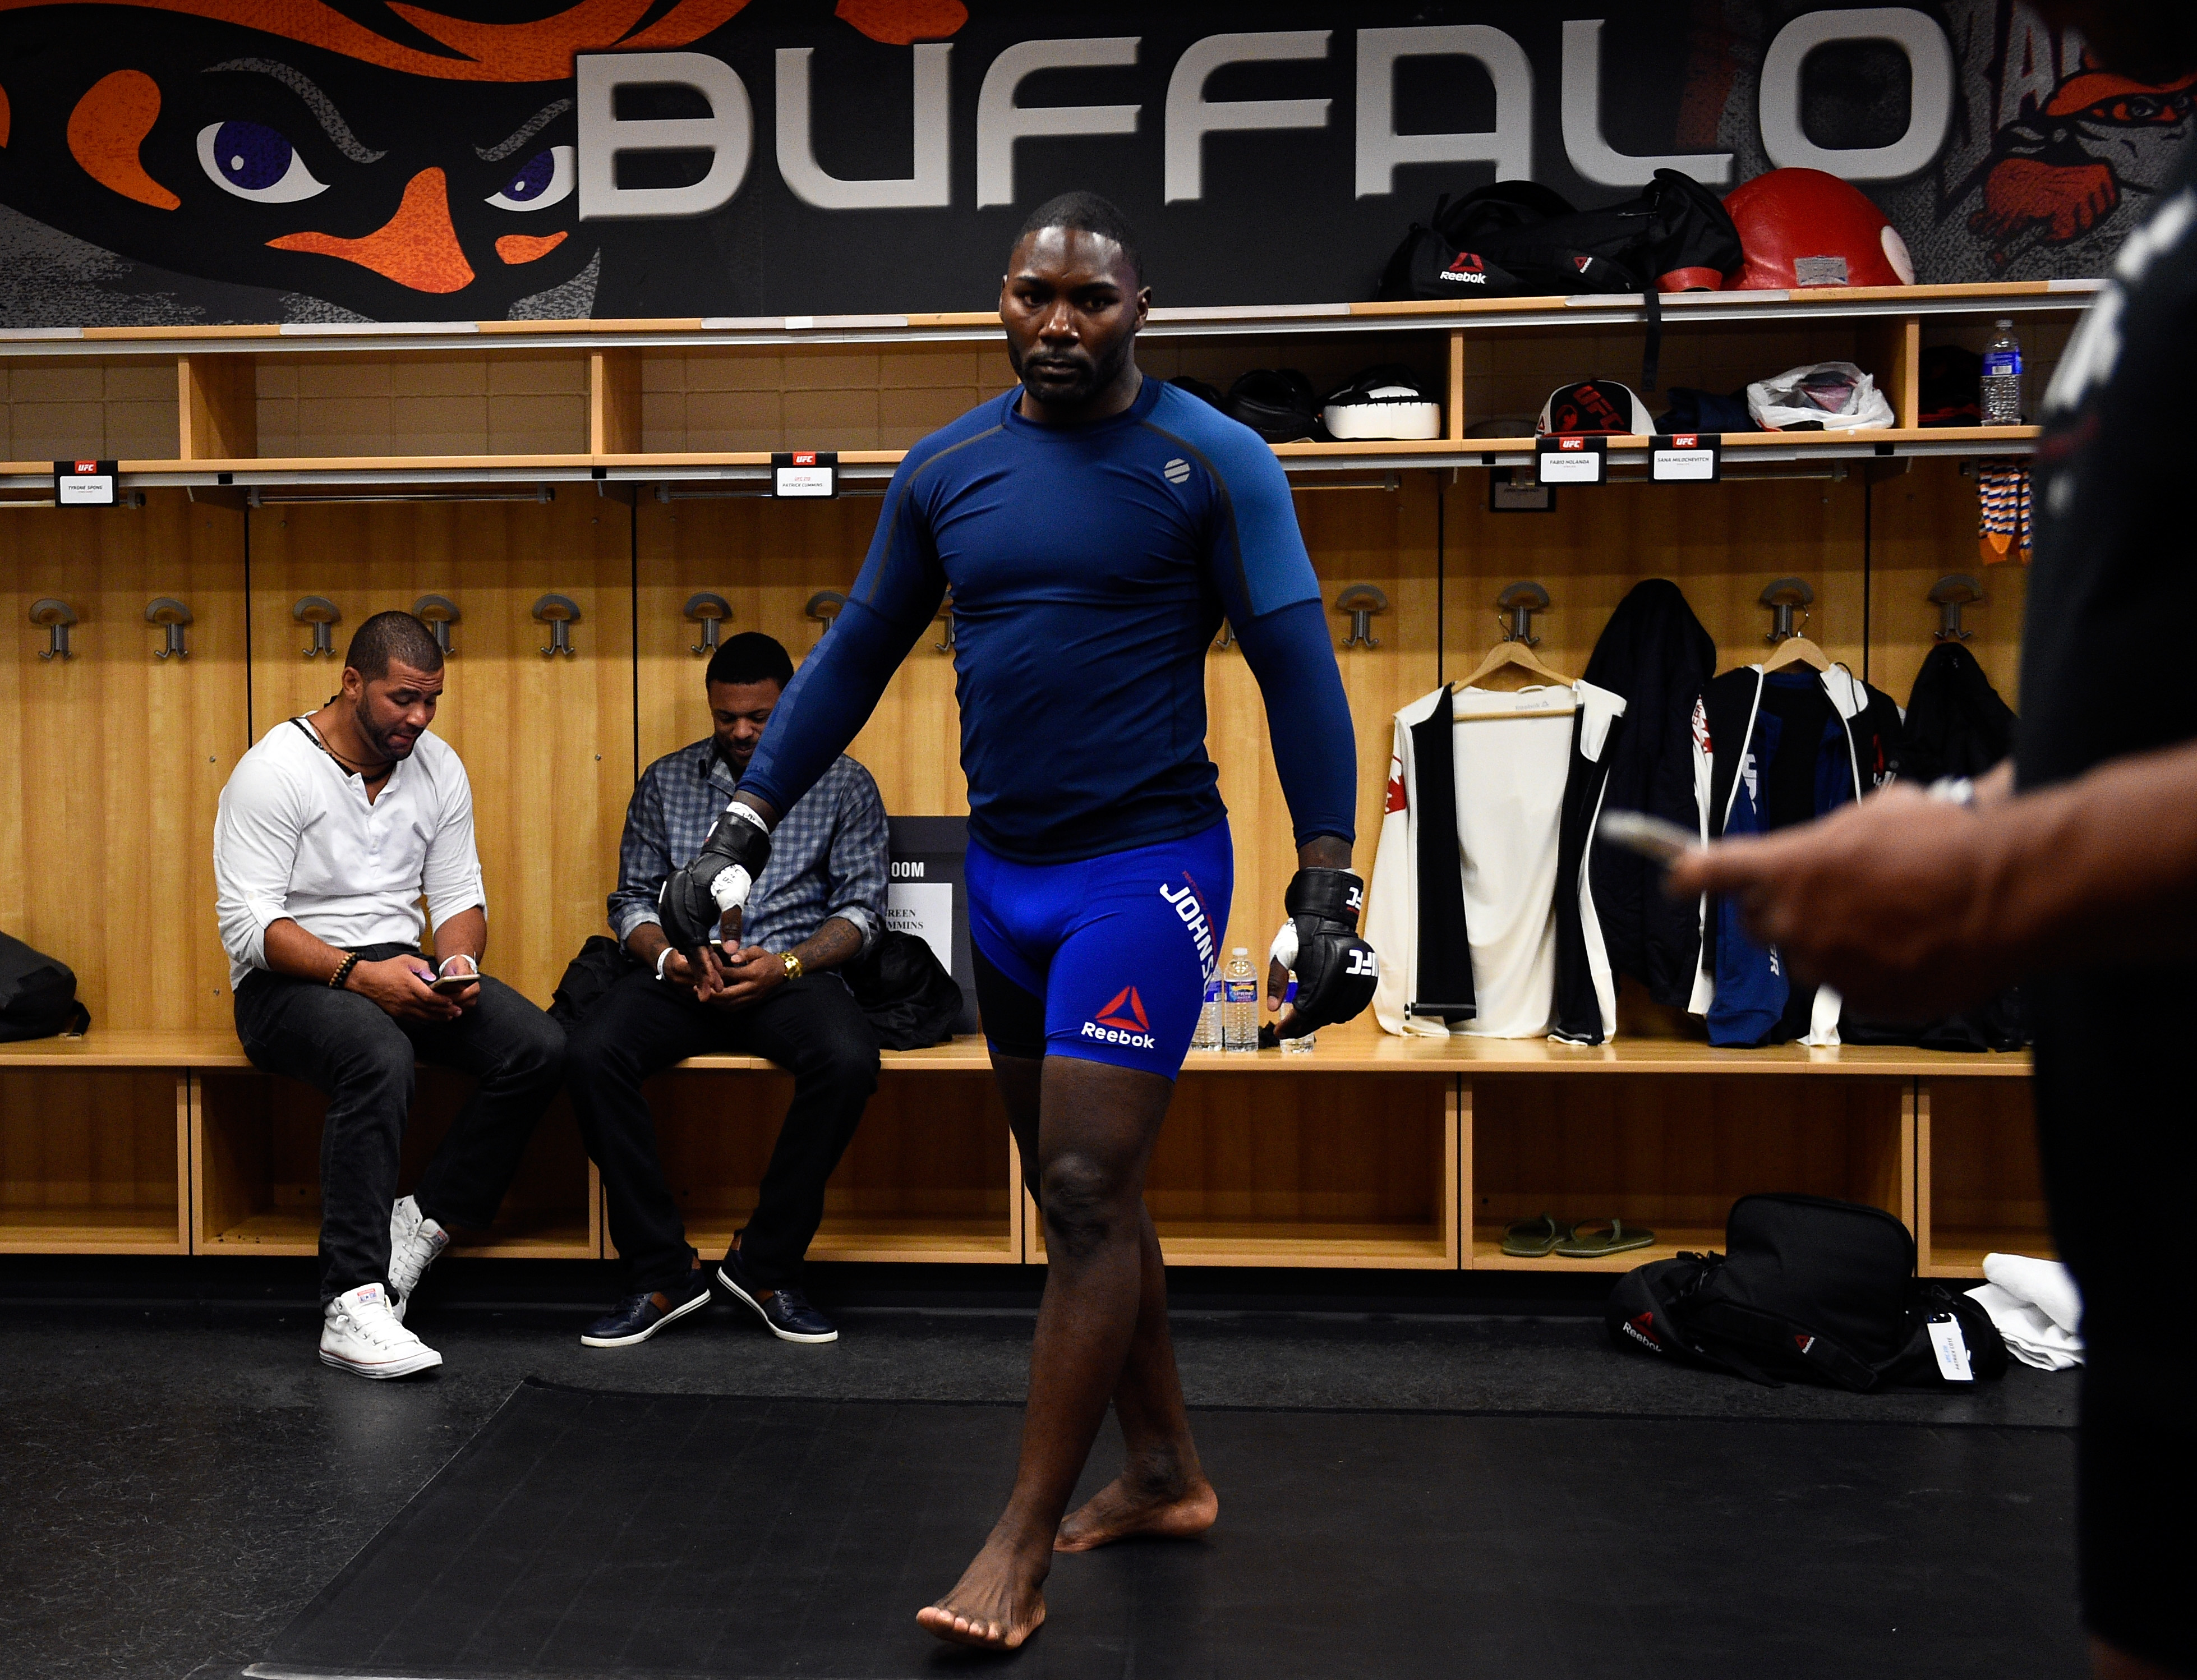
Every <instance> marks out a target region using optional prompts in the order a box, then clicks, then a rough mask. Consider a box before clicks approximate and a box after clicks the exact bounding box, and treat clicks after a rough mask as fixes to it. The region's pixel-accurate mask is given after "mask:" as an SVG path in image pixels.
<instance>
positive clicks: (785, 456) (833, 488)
mask: <svg viewBox="0 0 2197 1680" xmlns="http://www.w3.org/2000/svg"><path fill="white" fill-rule="evenodd" d="M770 493H771V494H772V495H780V496H792V497H816V498H829V497H832V496H835V495H838V494H839V457H838V454H837V452H836V451H833V450H831V449H793V450H788V451H781V452H780V453H779V454H777V455H773V456H772V457H771V458H770Z"/></svg>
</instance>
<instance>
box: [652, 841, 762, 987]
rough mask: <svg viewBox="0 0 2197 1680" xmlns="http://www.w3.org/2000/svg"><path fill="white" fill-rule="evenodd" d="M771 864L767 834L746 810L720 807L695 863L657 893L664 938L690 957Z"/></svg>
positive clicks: (736, 908)
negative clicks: (720, 812) (765, 867)
mask: <svg viewBox="0 0 2197 1680" xmlns="http://www.w3.org/2000/svg"><path fill="white" fill-rule="evenodd" d="M769 861H770V831H769V830H768V829H767V828H765V827H764V826H763V822H762V818H761V817H760V816H758V815H757V814H756V813H755V811H754V810H753V809H751V808H750V807H748V806H745V805H742V804H739V803H734V804H731V805H728V806H726V807H725V808H724V810H723V812H722V814H720V815H719V816H718V818H717V820H716V822H715V823H714V824H712V825H711V826H710V837H709V838H708V839H706V840H704V842H703V843H702V849H701V850H700V851H699V852H698V853H696V854H695V856H694V861H693V862H692V863H690V864H688V865H687V866H686V867H685V868H684V869H681V870H678V871H675V872H674V873H673V874H672V876H671V878H670V879H669V880H667V881H666V882H664V889H663V891H661V892H659V893H658V894H657V895H656V907H657V909H658V912H660V913H661V914H662V916H663V918H664V937H665V938H666V939H668V940H670V941H671V943H672V946H673V947H674V948H675V950H677V951H679V952H681V953H683V954H686V955H689V956H691V955H692V954H693V953H695V952H697V951H699V950H700V949H701V948H702V947H703V946H704V945H705V944H707V943H709V942H710V941H711V940H713V939H714V938H716V933H717V924H719V923H720V922H721V921H722V920H723V918H724V914H725V912H727V911H728V910H738V909H739V908H740V907H742V906H744V905H745V904H746V903H747V901H748V894H749V893H750V892H751V891H752V890H753V889H754V888H755V883H756V879H757V878H759V877H760V876H761V875H762V868H763V866H764V865H765V864H767V863H768V862H769Z"/></svg>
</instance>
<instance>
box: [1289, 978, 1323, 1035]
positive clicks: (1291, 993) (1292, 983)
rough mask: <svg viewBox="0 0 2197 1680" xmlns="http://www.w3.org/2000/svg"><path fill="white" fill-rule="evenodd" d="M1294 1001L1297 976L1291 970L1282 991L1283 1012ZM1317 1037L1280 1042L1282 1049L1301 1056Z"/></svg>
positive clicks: (1295, 998)
mask: <svg viewBox="0 0 2197 1680" xmlns="http://www.w3.org/2000/svg"><path fill="white" fill-rule="evenodd" d="M1296 1000H1297V975H1296V970H1295V969H1291V970H1290V983H1289V985H1288V986H1287V987H1285V988H1284V989H1283V992H1282V1008H1283V1010H1284V1011H1285V1012H1286V1011H1287V1010H1288V1009H1289V1006H1290V1005H1291V1004H1293V1003H1295V1002H1296ZM1318 1037H1319V1034H1318V1033H1307V1034H1305V1035H1304V1036H1303V1037H1302V1038H1301V1039H1284V1040H1282V1048H1283V1049H1284V1050H1285V1051H1290V1053H1291V1054H1293V1055H1301V1054H1303V1053H1304V1052H1305V1051H1307V1050H1310V1049H1311V1048H1312V1043H1313V1040H1314V1039H1316V1038H1318Z"/></svg>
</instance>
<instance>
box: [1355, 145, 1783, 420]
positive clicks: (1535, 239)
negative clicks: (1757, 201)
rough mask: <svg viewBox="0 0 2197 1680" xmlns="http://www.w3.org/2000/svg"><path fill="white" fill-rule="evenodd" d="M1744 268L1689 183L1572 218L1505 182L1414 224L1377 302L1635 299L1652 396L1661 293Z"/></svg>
mask: <svg viewBox="0 0 2197 1680" xmlns="http://www.w3.org/2000/svg"><path fill="white" fill-rule="evenodd" d="M1746 260H1747V253H1746V252H1744V251H1743V250H1742V248H1741V246H1740V242H1739V229H1736V227H1734V226H1733V225H1732V221H1731V217H1730V216H1729V215H1728V214H1727V213H1726V212H1725V207H1724V204H1723V201H1722V200H1719V198H1718V197H1717V195H1716V194H1714V193H1712V192H1711V191H1710V190H1709V189H1708V188H1706V187H1704V186H1702V185H1701V182H1698V181H1696V180H1695V179H1694V178H1693V177H1691V176H1690V175H1682V174H1680V173H1679V172H1678V171H1677V170H1675V169H1659V170H1657V171H1655V179H1654V180H1653V181H1651V182H1649V183H1648V185H1647V187H1646V188H1644V189H1643V191H1642V192H1641V194H1640V196H1639V197H1638V198H1636V199H1628V200H1626V201H1625V202H1624V203H1622V204H1613V205H1605V206H1603V207H1602V208H1601V209H1599V210H1574V209H1573V208H1572V207H1571V206H1570V205H1569V204H1568V203H1567V202H1565V200H1564V199H1563V198H1562V195H1561V194H1556V193H1555V192H1552V191H1551V190H1550V189H1549V188H1546V187H1543V186H1539V185H1538V184H1536V183H1535V182H1531V181H1498V182H1495V183H1494V184H1493V186H1489V187H1482V188H1480V189H1479V190H1478V191H1477V192H1472V193H1467V194H1465V195H1464V197H1463V198H1461V199H1458V200H1454V201H1452V200H1451V199H1450V197H1449V195H1448V194H1443V195H1442V197H1441V200H1439V201H1438V202H1437V203H1436V204H1435V213H1434V215H1433V217H1431V218H1430V219H1429V221H1426V222H1418V223H1412V230H1411V231H1410V232H1409V233H1408V234H1406V235H1404V242H1403V243H1402V244H1401V245H1400V246H1397V247H1396V252H1395V254H1394V256H1392V257H1391V258H1389V259H1388V268H1387V269H1385V270H1384V271H1383V274H1382V276H1381V286H1380V289H1379V291H1377V293H1375V294H1374V295H1375V296H1376V297H1377V298H1381V299H1382V300H1383V301H1386V302H1403V301H1419V302H1426V301H1430V300H1433V299H1436V298H1443V299H1451V298H1536V297H1569V296H1572V295H1573V294H1574V293H1584V292H1603V293H1617V292H1638V293H1640V294H1641V295H1642V298H1643V303H1644V304H1645V305H1646V307H1647V310H1648V347H1647V352H1646V354H1645V356H1643V362H1642V368H1641V376H1640V385H1641V389H1642V390H1643V391H1653V390H1655V371H1656V363H1657V362H1658V361H1659V360H1660V359H1661V349H1662V304H1661V292H1660V290H1659V287H1661V286H1663V285H1666V284H1667V285H1669V286H1670V287H1672V289H1674V290H1678V291H1693V290H1697V289H1705V290H1709V291H1714V290H1716V289H1718V288H1719V287H1721V286H1722V285H1723V283H1724V277H1725V275H1727V274H1730V273H1731V272H1732V271H1733V270H1735V269H1737V268H1739V267H1740V266H1741V265H1742V264H1743V263H1744V262H1745V261H1746Z"/></svg>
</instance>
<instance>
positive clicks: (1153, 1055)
mask: <svg viewBox="0 0 2197 1680" xmlns="http://www.w3.org/2000/svg"><path fill="white" fill-rule="evenodd" d="M968 878H969V936H970V939H971V941H972V942H973V943H974V944H975V946H976V947H977V1001H978V1004H979V1005H980V1007H981V1008H982V1010H983V1017H984V1036H985V1038H986V1039H987V1040H988V1041H989V1043H990V1044H991V1046H992V1048H993V1049H994V1051H998V1052H999V1053H1000V1054H1001V1055H1003V1056H1021V1057H1040V1056H1072V1057H1076V1058H1077V1059H1078V1060H1081V1061H1085V1062H1106V1063H1112V1064H1113V1065H1114V1066H1116V1067H1121V1068H1135V1069H1139V1070H1141V1071H1143V1072H1145V1073H1152V1074H1157V1075H1160V1076H1161V1077H1162V1078H1164V1079H1173V1078H1174V1076H1175V1075H1176V1074H1177V1073H1179V1072H1180V1071H1181V1069H1182V1058H1183V1056H1184V1054H1185V1051H1188V1050H1189V1048H1190V1040H1191V1034H1192V1033H1193V1032H1195V1031H1196V1030H1197V1012H1198V1011H1199V1009H1200V1008H1201V1007H1202V1006H1203V1004H1204V1001H1205V982H1206V979H1207V977H1208V976H1209V975H1211V974H1212V973H1213V972H1214V969H1215V966H1216V965H1217V964H1218V961H1219V959H1220V940H1221V936H1222V934H1223V933H1224V932H1226V928H1227V924H1228V904H1229V900H1230V897H1231V895H1232V894H1233V893H1234V891H1235V884H1236V854H1235V850H1234V848H1233V846H1232V844H1231V843H1230V840H1229V837H1228V823H1227V820H1226V819H1225V818H1224V819H1223V820H1220V821H1219V822H1216V823H1214V825H1213V826H1211V827H1209V828H1208V829H1205V830H1204V831H1202V832H1200V833H1197V834H1194V835H1191V837H1189V838H1187V839H1183V840H1163V841H1161V842H1159V843H1156V844H1155V845H1150V846H1139V847H1138V848H1137V849H1135V850H1133V851H1127V852H1110V853H1108V854H1105V855H1104V856H1101V857H1095V858H1082V859H1079V860H1076V861H1075V862H1073V863H1052V864H1029V863H1013V862H1010V861H1009V860H1006V859H1005V858H1001V857H999V856H997V855H995V854H993V853H991V852H989V851H987V850H986V849H984V847H983V845H982V844H981V843H978V842H977V841H975V840H971V842H970V843H969V876H968Z"/></svg>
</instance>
